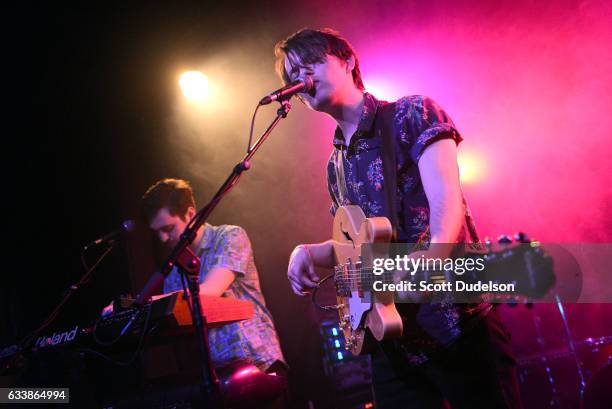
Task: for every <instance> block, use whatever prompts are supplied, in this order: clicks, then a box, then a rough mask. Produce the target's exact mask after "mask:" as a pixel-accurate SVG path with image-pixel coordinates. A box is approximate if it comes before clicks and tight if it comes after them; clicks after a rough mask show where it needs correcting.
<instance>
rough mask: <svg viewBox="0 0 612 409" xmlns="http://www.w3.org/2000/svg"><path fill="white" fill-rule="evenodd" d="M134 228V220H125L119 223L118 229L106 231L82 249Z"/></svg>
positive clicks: (111, 238)
mask: <svg viewBox="0 0 612 409" xmlns="http://www.w3.org/2000/svg"><path fill="white" fill-rule="evenodd" d="M135 228H136V223H135V222H134V220H125V221H124V222H123V223H121V227H120V228H119V229H117V230H114V231H112V232H110V233H107V234H105V235H104V236H102V237H100V238H98V239H96V240H94V241H92V242H91V243H89V244H88V245H86V246H85V247H84V248H83V250H87V249H88V248H90V247H93V246H97V245H99V244H102V243H104V242H107V241H110V240H113V239H114V238H115V237H117V236H119V235H120V234H121V233H123V232H127V233H129V232H132V231H134V229H135Z"/></svg>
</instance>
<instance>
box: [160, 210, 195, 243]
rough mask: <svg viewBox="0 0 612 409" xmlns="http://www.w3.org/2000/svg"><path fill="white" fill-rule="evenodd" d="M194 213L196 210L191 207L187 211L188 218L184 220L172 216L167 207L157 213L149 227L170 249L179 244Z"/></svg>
mask: <svg viewBox="0 0 612 409" xmlns="http://www.w3.org/2000/svg"><path fill="white" fill-rule="evenodd" d="M194 213H195V209H193V207H190V208H189V209H188V210H187V214H186V217H185V218H184V220H183V219H182V218H181V217H179V216H178V215H177V216H173V215H171V214H170V212H169V211H168V208H167V207H162V208H161V209H159V210H158V211H157V213H156V214H155V216H154V217H153V219H151V222H150V223H149V227H150V228H151V230H153V232H155V234H156V236H157V238H158V239H159V241H161V242H162V243H164V244H165V245H167V246H169V247H172V246H174V245H175V244H176V243H178V241H179V238H180V236H181V234H182V233H183V231H184V230H185V226H186V225H187V222H189V220H191V218H192V217H193V215H194Z"/></svg>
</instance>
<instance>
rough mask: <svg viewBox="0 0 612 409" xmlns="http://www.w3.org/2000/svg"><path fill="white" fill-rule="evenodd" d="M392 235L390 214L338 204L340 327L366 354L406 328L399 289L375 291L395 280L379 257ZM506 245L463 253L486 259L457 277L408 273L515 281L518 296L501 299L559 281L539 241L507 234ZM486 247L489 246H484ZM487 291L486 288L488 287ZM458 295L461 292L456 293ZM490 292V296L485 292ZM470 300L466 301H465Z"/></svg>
mask: <svg viewBox="0 0 612 409" xmlns="http://www.w3.org/2000/svg"><path fill="white" fill-rule="evenodd" d="M391 237H392V227H391V223H390V222H389V220H388V219H387V218H386V217H372V218H367V217H365V215H364V213H363V211H362V210H361V208H360V207H359V206H352V205H351V206H342V207H340V208H338V210H337V212H336V216H335V217H334V224H333V234H332V239H333V248H334V257H335V261H336V266H335V267H334V283H335V287H336V299H337V305H335V306H334V307H333V308H335V309H336V310H337V311H338V314H339V326H340V328H341V330H342V332H343V334H344V338H345V348H346V349H347V350H350V351H351V352H352V353H353V354H354V355H359V354H362V353H366V352H367V351H368V350H369V345H368V344H370V341H371V340H372V338H373V339H374V340H376V341H382V340H387V339H393V338H398V337H400V336H401V335H402V332H403V330H404V328H403V323H402V317H401V316H400V314H399V312H398V311H397V308H396V306H395V301H394V297H395V292H394V291H374V290H373V287H372V283H373V281H374V280H382V281H384V282H385V283H393V282H394V281H393V280H394V279H393V273H392V272H389V271H387V272H385V273H384V274H382V275H375V274H374V269H373V267H372V266H373V261H374V260H375V259H377V258H387V257H389V256H388V246H386V245H385V244H389V243H390V241H391ZM502 237H503V238H501V239H500V240H499V243H500V246H499V247H500V248H499V249H496V251H492V246H491V243H490V242H488V243H487V244H486V248H485V246H484V245H480V244H479V245H478V246H477V247H478V250H476V247H474V249H475V250H474V251H473V252H470V251H469V250H468V251H467V252H465V254H464V255H463V256H462V257H463V258H464V259H467V258H477V257H479V258H481V259H483V260H484V264H485V266H486V268H484V269H483V270H484V271H480V272H478V274H476V273H474V272H469V273H465V274H461V275H460V276H456V275H455V274H454V273H453V272H452V271H451V272H450V273H449V272H448V271H446V272H442V273H440V272H435V271H434V272H433V273H432V272H431V271H427V272H425V273H426V274H425V275H423V274H420V273H421V272H419V274H413V275H410V274H409V275H408V277H409V279H412V280H413V281H414V282H416V281H420V280H426V281H427V282H432V283H442V282H451V281H453V280H462V281H464V282H477V281H486V282H491V283H493V282H500V281H501V282H512V283H514V284H515V287H516V288H515V290H514V292H513V293H512V295H508V296H505V295H504V294H495V295H494V296H493V297H494V298H495V299H497V301H499V300H503V299H513V300H516V297H517V296H525V297H530V298H531V299H535V298H540V297H542V296H543V295H544V294H545V293H546V292H547V291H548V290H549V289H550V288H551V287H552V286H553V285H554V283H555V275H554V272H553V265H552V259H551V258H550V256H548V255H547V254H546V253H545V252H544V250H543V249H542V248H541V247H540V246H539V243H537V242H530V241H528V240H526V237H525V236H524V235H523V236H520V237H519V238H517V240H518V241H519V243H520V244H518V245H515V246H511V243H512V240H511V239H509V238H507V237H506V236H502ZM483 249H484V250H483ZM483 293H486V291H483ZM456 294H457V293H455V295H456ZM485 295H489V294H485ZM462 302H465V301H462Z"/></svg>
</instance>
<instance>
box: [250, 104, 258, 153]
mask: <svg viewBox="0 0 612 409" xmlns="http://www.w3.org/2000/svg"><path fill="white" fill-rule="evenodd" d="M260 106H261V105H260V104H257V108H255V112H253V118H252V119H251V130H250V131H249V145H248V146H247V153H251V149H253V147H252V146H251V144H252V143H253V129H254V128H255V117H256V116H257V111H259V107H260Z"/></svg>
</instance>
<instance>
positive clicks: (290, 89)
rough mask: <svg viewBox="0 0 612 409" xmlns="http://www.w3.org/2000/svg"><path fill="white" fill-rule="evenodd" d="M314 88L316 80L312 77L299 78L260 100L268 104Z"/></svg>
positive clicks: (260, 102) (261, 103)
mask: <svg viewBox="0 0 612 409" xmlns="http://www.w3.org/2000/svg"><path fill="white" fill-rule="evenodd" d="M313 89H314V81H313V80H312V78H310V77H304V78H298V79H297V80H295V81H293V82H292V83H290V84H287V85H285V86H284V87H282V88H280V89H277V90H276V91H274V92H272V93H270V94H269V95H266V96H265V97H263V98H262V99H261V101H259V105H268V104H270V103H272V102H274V101H278V100H280V99H284V98H291V97H292V96H293V95H295V94H297V93H298V92H310V91H312V90H313Z"/></svg>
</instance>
